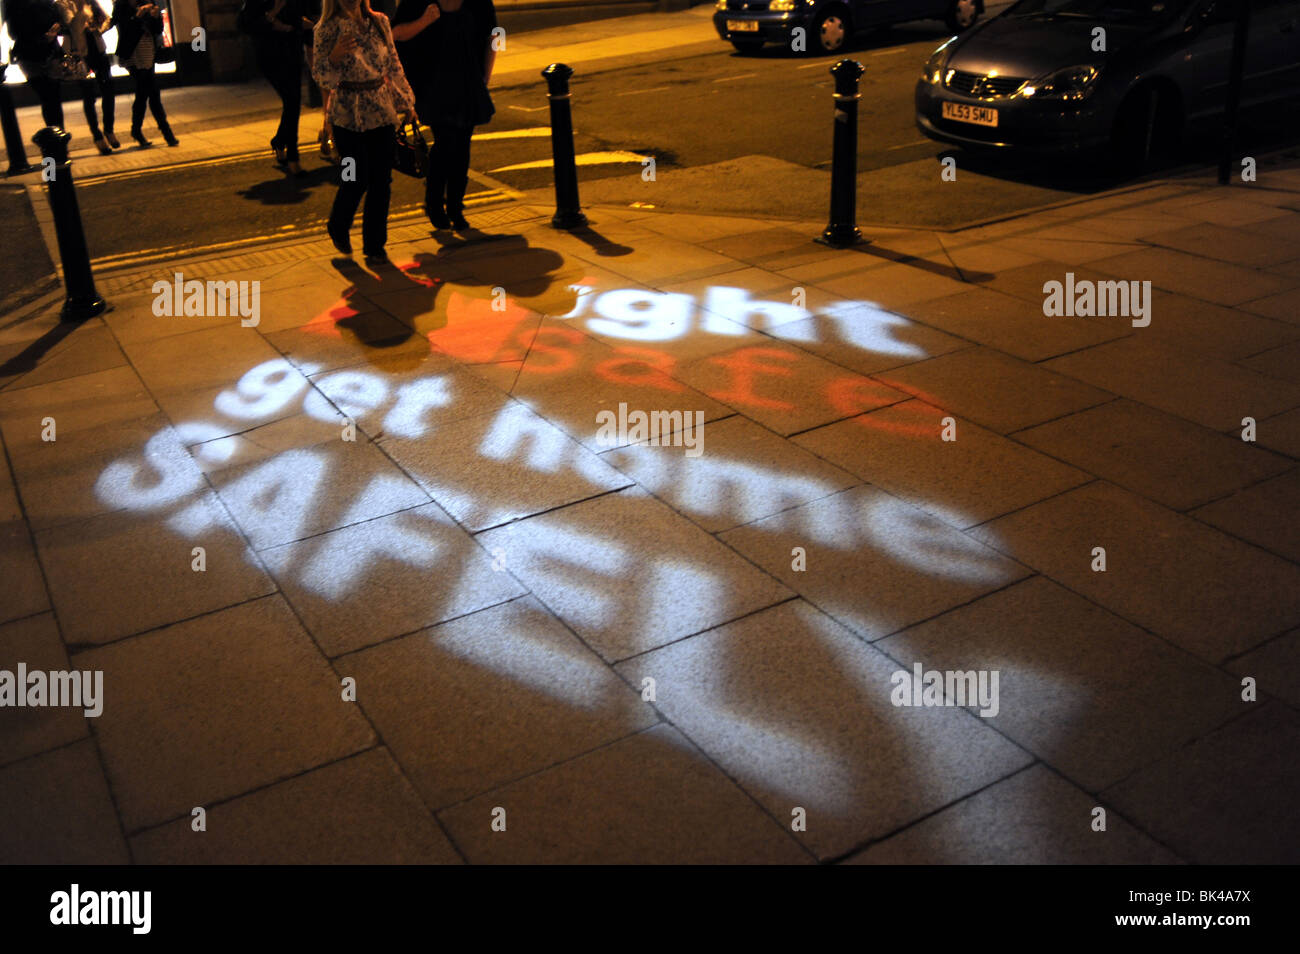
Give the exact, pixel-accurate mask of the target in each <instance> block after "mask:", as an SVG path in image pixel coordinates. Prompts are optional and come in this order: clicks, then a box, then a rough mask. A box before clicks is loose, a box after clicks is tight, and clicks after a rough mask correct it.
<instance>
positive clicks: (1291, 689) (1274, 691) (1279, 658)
mask: <svg viewBox="0 0 1300 954" xmlns="http://www.w3.org/2000/svg"><path fill="white" fill-rule="evenodd" d="M1228 669H1229V670H1230V671H1232V672H1234V673H1236V674H1237V675H1238V676H1243V677H1244V676H1250V677H1252V678H1253V679H1254V680H1255V683H1256V685H1257V687H1258V690H1259V692H1260V693H1262V694H1264V695H1269V696H1276V697H1277V698H1280V699H1282V700H1284V701H1286V702H1288V703H1290V704H1291V705H1292V706H1296V705H1300V629H1296V630H1292V631H1291V632H1289V633H1284V634H1283V635H1281V636H1279V637H1277V639H1271V640H1269V641H1268V642H1267V643H1265V644H1264V645H1262V646H1260V647H1259V648H1257V649H1253V650H1251V651H1250V652H1248V653H1246V654H1245V655H1244V656H1238V657H1237V658H1236V659H1234V660H1233V661H1232V662H1230V663H1229V664H1228Z"/></svg>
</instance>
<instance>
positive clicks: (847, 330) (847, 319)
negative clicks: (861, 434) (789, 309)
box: [768, 302, 971, 374]
mask: <svg viewBox="0 0 1300 954" xmlns="http://www.w3.org/2000/svg"><path fill="white" fill-rule="evenodd" d="M908 310H909V311H912V310H915V309H914V307H909V309H908ZM809 311H813V312H814V314H813V315H812V317H810V318H805V319H803V320H801V321H791V322H787V323H784V324H780V325H777V326H776V327H774V328H771V329H769V331H768V334H770V335H771V336H772V337H774V338H778V339H780V340H781V341H785V342H789V343H790V344H792V345H794V346H795V347H796V348H800V349H801V350H803V351H807V352H809V353H810V354H815V355H817V356H818V357H819V358H824V359H825V360H827V361H829V362H831V363H832V364H838V365H840V366H841V367H844V368H848V369H849V370H850V371H856V372H858V373H859V374H874V373H876V372H877V371H885V370H888V369H889V368H897V367H901V366H902V365H905V364H913V363H915V362H917V361H924V360H925V359H926V358H931V357H935V356H937V355H941V354H948V353H949V352H951V351H960V350H962V349H963V348H969V347H970V346H971V343H970V342H969V341H967V340H965V339H964V338H957V337H953V336H952V335H950V334H945V333H944V332H942V331H936V330H935V329H934V328H931V327H928V326H927V325H923V324H920V323H918V322H915V321H912V320H910V319H909V318H905V317H903V316H902V315H898V314H895V313H894V312H891V311H886V310H884V309H883V308H877V307H875V306H874V305H869V304H863V303H860V302H838V303H834V304H832V305H829V306H826V307H823V308H818V309H814V308H811V307H810V308H809Z"/></svg>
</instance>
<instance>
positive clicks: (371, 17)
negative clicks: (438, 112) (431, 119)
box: [312, 0, 418, 262]
mask: <svg viewBox="0 0 1300 954" xmlns="http://www.w3.org/2000/svg"><path fill="white" fill-rule="evenodd" d="M312 62H313V66H312V69H313V71H314V74H315V76H316V81H317V82H318V83H320V86H321V89H322V90H324V91H325V94H326V97H327V103H328V113H327V116H326V118H327V121H328V123H329V128H330V131H331V133H332V135H333V138H334V142H335V145H336V146H337V147H338V153H339V156H340V167H339V189H338V192H337V194H336V195H335V196H334V205H333V208H332V209H331V210H330V217H329V226H328V230H329V236H330V239H331V240H332V241H333V242H334V247H335V248H337V249H338V250H339V251H340V252H342V253H343V254H344V255H351V254H352V241H351V238H350V237H349V233H350V231H351V229H352V222H353V220H354V219H355V218H356V214H357V207H358V206H359V205H360V204H361V200H362V197H363V196H364V198H365V203H366V204H365V209H364V210H363V211H362V219H361V248H362V252H363V253H364V254H365V256H366V259H367V261H370V262H378V261H383V260H385V259H386V258H387V255H386V253H385V251H384V246H385V245H387V244H388V204H389V200H390V198H391V195H392V178H393V150H394V147H395V142H396V131H397V125H398V123H399V122H407V121H418V118H417V116H416V112H415V94H414V93H412V92H411V87H410V84H409V83H407V81H406V74H405V73H403V72H402V64H401V61H400V60H399V59H398V58H397V50H396V49H395V48H394V47H393V33H392V28H391V27H390V26H389V24H388V18H387V17H386V16H384V15H383V14H382V13H377V12H375V10H374V9H372V8H371V6H370V2H369V0H324V3H323V4H322V6H321V18H320V21H319V22H318V23H317V24H316V29H315V43H314V52H313V57H312ZM349 160H351V161H350V162H349Z"/></svg>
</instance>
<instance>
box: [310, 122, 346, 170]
mask: <svg viewBox="0 0 1300 954" xmlns="http://www.w3.org/2000/svg"><path fill="white" fill-rule="evenodd" d="M316 138H317V139H319V140H320V157H321V158H322V159H324V160H325V161H326V162H328V163H331V164H332V165H336V166H337V165H338V164H339V160H340V158H341V157H340V156H339V147H338V146H336V145H335V144H334V134H333V132H332V131H331V129H330V127H329V124H328V123H327V124H326V125H324V126H322V127H321V128H320V135H319V136H317V137H316Z"/></svg>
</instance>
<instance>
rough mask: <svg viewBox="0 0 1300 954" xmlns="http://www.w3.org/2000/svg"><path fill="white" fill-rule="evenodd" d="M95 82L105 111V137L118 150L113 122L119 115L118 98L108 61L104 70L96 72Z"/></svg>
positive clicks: (105, 62)
mask: <svg viewBox="0 0 1300 954" xmlns="http://www.w3.org/2000/svg"><path fill="white" fill-rule="evenodd" d="M95 82H96V83H98V84H99V102H100V104H101V105H102V106H103V110H104V137H105V138H106V139H107V140H108V144H109V145H110V146H112V147H113V148H114V149H116V148H117V137H115V136H114V135H113V120H114V118H115V117H116V114H117V98H116V96H115V95H114V93H113V73H112V69H111V67H109V65H108V61H107V60H105V61H104V68H103V69H102V70H99V69H97V70H95Z"/></svg>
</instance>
